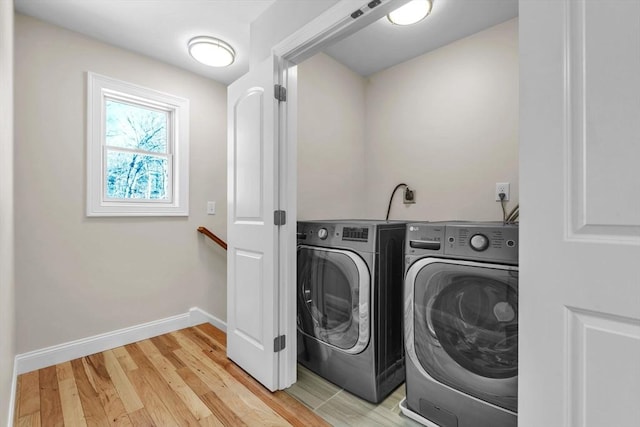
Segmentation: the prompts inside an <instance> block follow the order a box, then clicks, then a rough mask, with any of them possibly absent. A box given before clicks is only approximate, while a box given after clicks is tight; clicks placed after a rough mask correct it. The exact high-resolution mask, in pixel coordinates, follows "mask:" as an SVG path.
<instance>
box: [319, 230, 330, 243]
mask: <svg viewBox="0 0 640 427" xmlns="http://www.w3.org/2000/svg"><path fill="white" fill-rule="evenodd" d="M328 236H329V232H328V231H327V229H326V228H324V227H323V228H321V229H320V230H318V237H319V238H320V240H324V239H326V238H327V237H328Z"/></svg>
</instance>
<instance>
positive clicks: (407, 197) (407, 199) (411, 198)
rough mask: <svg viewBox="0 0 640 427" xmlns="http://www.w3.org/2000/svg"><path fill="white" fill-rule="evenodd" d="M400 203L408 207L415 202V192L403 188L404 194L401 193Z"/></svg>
mask: <svg viewBox="0 0 640 427" xmlns="http://www.w3.org/2000/svg"><path fill="white" fill-rule="evenodd" d="M402 202H403V203H404V204H405V205H410V204H412V203H415V202H416V192H415V190H411V189H409V187H405V189H404V192H403V193H402Z"/></svg>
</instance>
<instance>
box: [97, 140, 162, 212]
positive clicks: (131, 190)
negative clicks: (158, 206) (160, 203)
mask: <svg viewBox="0 0 640 427" xmlns="http://www.w3.org/2000/svg"><path fill="white" fill-rule="evenodd" d="M106 157H107V173H106V180H107V182H106V197H107V198H108V199H136V200H141V199H142V200H145V199H146V200H168V199H169V195H168V186H169V173H168V167H169V161H168V159H167V158H166V157H160V156H151V155H144V154H138V153H129V152H123V151H117V150H107V156H106Z"/></svg>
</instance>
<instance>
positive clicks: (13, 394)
mask: <svg viewBox="0 0 640 427" xmlns="http://www.w3.org/2000/svg"><path fill="white" fill-rule="evenodd" d="M17 390H18V365H17V364H16V362H15V361H14V362H13V377H12V378H11V395H10V396H9V415H8V416H7V427H11V426H13V419H14V418H15V410H16V392H17Z"/></svg>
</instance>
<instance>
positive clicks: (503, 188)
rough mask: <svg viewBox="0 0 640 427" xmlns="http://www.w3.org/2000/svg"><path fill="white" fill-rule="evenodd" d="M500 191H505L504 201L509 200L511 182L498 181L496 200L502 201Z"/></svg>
mask: <svg viewBox="0 0 640 427" xmlns="http://www.w3.org/2000/svg"><path fill="white" fill-rule="evenodd" d="M500 193H504V201H505V202H507V201H509V183H508V182H496V202H499V201H500Z"/></svg>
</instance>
